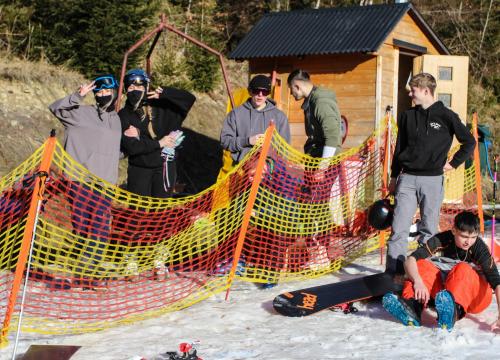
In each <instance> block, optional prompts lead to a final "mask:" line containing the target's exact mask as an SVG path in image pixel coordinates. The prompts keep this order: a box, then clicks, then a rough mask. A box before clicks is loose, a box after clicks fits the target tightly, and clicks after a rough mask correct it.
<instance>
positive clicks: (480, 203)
mask: <svg viewBox="0 0 500 360" xmlns="http://www.w3.org/2000/svg"><path fill="white" fill-rule="evenodd" d="M472 135H474V139H475V140H476V147H475V148H474V173H475V175H476V195H477V215H478V216H479V224H480V231H481V235H483V234H484V214H483V191H482V188H481V162H480V160H479V141H478V135H477V112H475V113H474V114H472Z"/></svg>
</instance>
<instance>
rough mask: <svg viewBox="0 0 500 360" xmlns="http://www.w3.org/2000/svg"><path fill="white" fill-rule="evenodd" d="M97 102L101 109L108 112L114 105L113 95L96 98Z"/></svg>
mask: <svg viewBox="0 0 500 360" xmlns="http://www.w3.org/2000/svg"><path fill="white" fill-rule="evenodd" d="M95 102H96V103H97V106H98V107H99V108H100V109H102V110H104V111H106V110H107V109H108V108H109V107H110V105H111V104H112V103H113V95H105V96H96V97H95Z"/></svg>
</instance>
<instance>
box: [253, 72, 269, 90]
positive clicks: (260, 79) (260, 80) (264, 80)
mask: <svg viewBox="0 0 500 360" xmlns="http://www.w3.org/2000/svg"><path fill="white" fill-rule="evenodd" d="M248 88H249V89H250V90H257V89H264V90H267V91H271V79H270V78H269V77H267V76H265V75H257V76H254V77H253V78H252V80H250V83H249V84H248Z"/></svg>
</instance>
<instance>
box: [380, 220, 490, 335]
mask: <svg viewBox="0 0 500 360" xmlns="http://www.w3.org/2000/svg"><path fill="white" fill-rule="evenodd" d="M478 234H479V219H478V217H477V216H476V215H475V214H473V213H471V212H468V211H463V212H461V213H460V214H458V215H457V216H456V217H455V220H454V226H453V229H452V230H449V231H445V232H442V233H439V234H437V235H435V236H433V237H432V238H430V239H429V240H428V241H427V243H426V244H424V245H423V246H421V247H419V248H418V249H417V250H415V251H414V252H413V253H412V254H411V255H410V256H409V257H408V259H406V261H405V263H404V267H405V272H406V276H407V278H408V279H407V280H406V281H405V283H404V286H403V292H402V296H401V297H399V296H397V295H394V294H392V293H388V294H386V295H385V296H384V298H383V299H382V304H383V306H384V308H385V309H386V310H387V311H388V312H389V313H391V315H393V316H394V317H395V318H396V319H398V320H399V321H401V322H402V323H403V324H405V325H414V326H420V323H421V321H420V315H421V313H422V309H423V308H424V307H426V306H427V304H428V303H429V300H430V299H434V303H435V306H436V311H437V316H438V319H437V321H438V326H439V327H440V328H443V329H448V331H451V329H452V328H453V326H454V325H455V321H457V320H460V319H461V318H463V317H464V316H465V314H467V313H471V314H477V313H480V312H482V311H483V310H485V309H486V308H487V307H488V306H489V305H490V304H491V300H492V299H491V298H492V294H491V293H492V289H495V295H496V300H497V305H498V310H499V317H498V318H497V320H496V321H495V323H493V325H492V327H491V330H498V329H499V327H500V276H499V274H498V269H497V267H496V264H495V261H494V260H493V258H492V257H491V254H490V251H489V249H488V247H487V246H486V244H485V243H484V242H483V241H482V240H481V239H480V238H479V237H478Z"/></svg>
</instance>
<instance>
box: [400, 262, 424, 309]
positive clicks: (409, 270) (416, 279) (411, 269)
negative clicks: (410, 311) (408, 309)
mask: <svg viewBox="0 0 500 360" xmlns="http://www.w3.org/2000/svg"><path fill="white" fill-rule="evenodd" d="M404 267H405V272H406V275H407V276H408V278H409V279H410V280H411V282H412V283H413V290H414V291H415V300H417V301H420V302H421V303H422V304H424V305H427V302H428V301H429V298H430V293H429V289H427V287H426V286H425V284H424V281H423V280H422V277H421V276H420V273H419V272H418V267H417V259H415V258H414V257H413V256H411V255H410V256H408V258H407V259H406V261H405V263H404Z"/></svg>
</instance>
